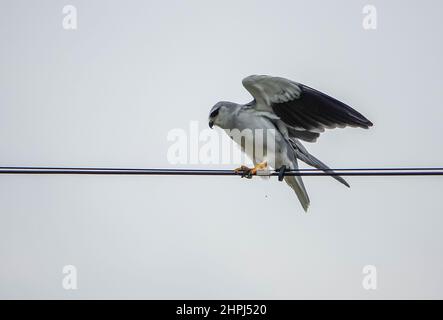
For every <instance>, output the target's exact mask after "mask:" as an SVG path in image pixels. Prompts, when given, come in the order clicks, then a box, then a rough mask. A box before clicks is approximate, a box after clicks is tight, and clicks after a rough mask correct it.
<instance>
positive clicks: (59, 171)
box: [0, 167, 443, 177]
mask: <svg viewBox="0 0 443 320" xmlns="http://www.w3.org/2000/svg"><path fill="white" fill-rule="evenodd" d="M332 171H333V172H332ZM0 174H5V175H6V174H17V175H158V176H171V175H177V176H232V175H237V176H241V175H242V173H241V172H235V171H234V170H208V169H152V168H148V169H134V168H81V167H77V168H66V167H0ZM257 175H259V176H278V175H279V171H278V170H262V171H259V172H258V173H257ZM285 175H287V176H310V177H313V176H338V175H340V176H442V175H443V168H419V167H415V168H344V169H329V170H327V171H326V172H324V171H321V170H318V169H298V170H287V171H286V172H285Z"/></svg>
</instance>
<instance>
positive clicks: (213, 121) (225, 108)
mask: <svg viewBox="0 0 443 320" xmlns="http://www.w3.org/2000/svg"><path fill="white" fill-rule="evenodd" d="M237 106H238V104H236V103H233V102H228V101H220V102H217V103H216V104H215V105H214V106H213V107H212V109H211V111H210V112H209V119H208V120H209V128H211V129H212V127H213V126H218V127H220V128H226V127H227V124H228V122H229V121H230V119H231V117H230V116H231V115H232V112H233V111H235V109H236V107H237Z"/></svg>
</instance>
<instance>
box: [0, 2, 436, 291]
mask: <svg viewBox="0 0 443 320" xmlns="http://www.w3.org/2000/svg"><path fill="white" fill-rule="evenodd" d="M65 4H71V5H74V6H75V8H76V9H77V18H78V25H77V27H78V28H77V29H76V30H65V29H64V28H63V25H62V21H63V18H64V16H65V14H63V13H62V9H63V6H64V5H65ZM367 4H372V5H374V6H375V7H376V9H377V29H376V30H365V29H364V28H363V26H362V21H363V18H364V14H362V10H363V7H364V6H365V5H367ZM442 12H443V3H442V2H441V1H437V0H435V1H431V0H427V1H400V0H391V1H378V0H377V1H371V2H370V3H368V2H367V1H359V0H354V1H348V0H340V1H338V0H336V1H329V0H322V1H320V0H316V1H293V0H291V1H289V0H287V1H252V0H248V1H231V0H225V1H203V0H202V1H197V0H187V1H171V0H167V1H110V0H108V1H104V0H100V1H99V0H96V1H86V0H83V1H81V0H73V1H69V2H67V3H64V2H63V1H56V0H51V1H50V0H45V1H30V0H28V1H22V0H2V1H1V2H0V39H1V43H2V44H1V50H0V166H20V165H32V166H46V165H50V166H94V167H173V165H172V164H170V163H168V159H167V151H168V148H169V147H170V145H171V142H169V141H168V140H167V135H168V132H170V130H172V129H174V128H182V129H184V130H186V131H188V130H189V126H190V122H191V121H198V122H199V123H200V124H201V126H202V128H203V127H206V126H207V116H208V112H209V109H210V108H211V107H212V105H214V104H215V103H216V102H217V101H219V100H230V101H236V102H241V103H244V102H248V101H249V100H250V99H251V97H250V95H249V93H248V92H247V91H246V90H244V88H243V87H242V85H241V80H242V78H243V77H245V76H247V75H250V74H270V75H276V76H283V77H287V78H290V79H293V80H295V81H298V82H301V83H304V84H307V85H309V86H311V87H314V88H316V89H319V90H321V91H324V92H326V93H328V94H330V95H333V96H334V97H336V98H338V99H340V100H342V101H344V102H346V103H348V104H350V105H351V106H353V107H354V108H356V109H357V110H358V111H359V112H361V113H362V114H364V115H365V116H366V117H367V118H368V119H370V120H371V121H372V122H373V123H374V127H373V128H371V129H370V130H362V129H343V130H341V129H338V130H334V131H328V132H326V133H325V134H324V135H322V136H321V138H320V139H319V141H318V143H316V144H310V143H305V145H306V147H307V148H308V150H310V151H311V152H312V153H313V154H314V155H315V156H317V157H318V158H319V159H321V160H322V161H324V162H325V163H327V164H328V165H330V166H331V167H339V168H340V167H342V168H343V167H360V166H363V167H391V166H398V167H402V166H405V167H407V166H441V165H442V164H443V160H442V157H443V148H442V141H441V139H442V136H443V126H442V124H441V120H442V118H443V108H442V102H441V101H442V100H443V91H442V87H443V80H442V74H443V62H442V59H441V57H442V56H443V45H442V40H441V39H442V31H443V20H442V19H441V14H442ZM182 167H186V165H182ZM189 167H199V168H203V167H205V166H204V165H193V166H192V165H189ZM232 167H234V164H233V165H232ZM304 180H305V184H306V188H307V190H308V193H309V195H310V198H311V208H310V211H309V214H305V213H304V212H303V210H302V208H301V206H300V204H299V203H298V200H297V198H296V197H295V195H294V194H293V192H292V190H291V189H290V188H288V187H287V186H286V185H285V184H283V183H279V182H278V181H276V180H275V179H272V180H270V181H264V180H260V179H253V180H245V179H243V180H242V179H240V178H238V177H218V178H214V177H143V176H138V177H135V176H126V177H125V176H0V298H62V299H67V298H150V299H154V298H155V299H159V298H176V299H177V298H178V299H180V298H183V299H194V298H200V299H201V298H208V299H210V298H227V299H228V298H231V299H237V298H249V299H256V298H258V299H261V298H271V299H273V298H281V299H295V298H364V299H381V298H440V299H441V298H443V286H442V283H441V270H442V269H443V233H442V229H443V202H442V201H441V197H442V190H443V180H442V178H439V177H351V178H348V179H347V180H348V181H349V182H350V184H351V189H347V188H345V187H343V186H342V185H341V184H339V183H337V182H336V181H335V180H333V179H331V178H330V177H320V178H318V177H312V178H305V179H304ZM65 265H73V266H75V267H76V269H77V277H78V289H77V290H65V289H64V288H63V286H62V279H63V278H64V276H65V275H64V274H63V273H62V268H63V266H65ZM365 265H374V266H375V267H376V268H377V276H378V277H377V289H376V290H369V291H368V290H365V289H364V288H363V286H362V280H363V277H364V275H363V274H362V269H363V267H364V266H365Z"/></svg>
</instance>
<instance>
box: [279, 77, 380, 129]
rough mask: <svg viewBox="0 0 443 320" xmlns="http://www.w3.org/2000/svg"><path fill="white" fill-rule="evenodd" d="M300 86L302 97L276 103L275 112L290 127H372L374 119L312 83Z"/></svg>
mask: <svg viewBox="0 0 443 320" xmlns="http://www.w3.org/2000/svg"><path fill="white" fill-rule="evenodd" d="M299 86H300V88H301V94H300V97H299V98H297V99H294V100H291V101H288V102H283V103H274V104H273V105H272V109H273V110H274V112H275V114H276V115H277V116H279V117H280V119H281V120H282V121H283V122H285V123H286V124H288V125H289V126H292V127H294V128H297V129H304V130H307V131H314V132H318V131H323V130H324V128H328V129H333V128H337V127H340V128H343V127H346V126H351V127H360V128H365V129H368V128H369V127H371V126H372V122H371V121H369V120H368V119H366V118H365V117H364V116H363V115H362V114H361V113H359V112H358V111H356V110H354V109H352V108H351V107H350V106H348V105H346V104H344V103H343V102H341V101H338V100H337V99H334V98H332V97H330V96H328V95H326V94H324V93H322V92H320V91H317V90H315V89H312V88H310V87H308V86H305V85H302V84H299Z"/></svg>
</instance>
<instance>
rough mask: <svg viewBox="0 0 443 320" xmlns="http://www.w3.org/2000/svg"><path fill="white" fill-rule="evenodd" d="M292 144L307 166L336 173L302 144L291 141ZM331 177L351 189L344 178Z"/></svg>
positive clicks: (294, 140)
mask: <svg viewBox="0 0 443 320" xmlns="http://www.w3.org/2000/svg"><path fill="white" fill-rule="evenodd" d="M291 142H292V145H293V147H294V148H295V149H296V151H297V158H299V159H300V160H301V161H303V162H304V163H306V164H307V165H310V166H312V167H314V168H316V169H319V170H322V171H324V172H326V173H334V171H333V170H331V169H330V168H329V167H328V166H327V165H325V164H324V163H323V162H321V161H320V160H318V159H317V158H316V157H314V156H313V155H312V154H310V153H309V152H308V151H307V150H306V148H305V147H304V146H303V145H302V144H301V143H300V142H298V141H297V140H296V139H293V140H291ZM331 177H333V178H334V179H336V180H337V181H339V182H340V183H343V184H344V185H345V186H347V187H348V188H350V187H351V186H350V185H349V183H347V182H346V180H345V179H343V178H342V177H340V176H336V175H334V176H331Z"/></svg>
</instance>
